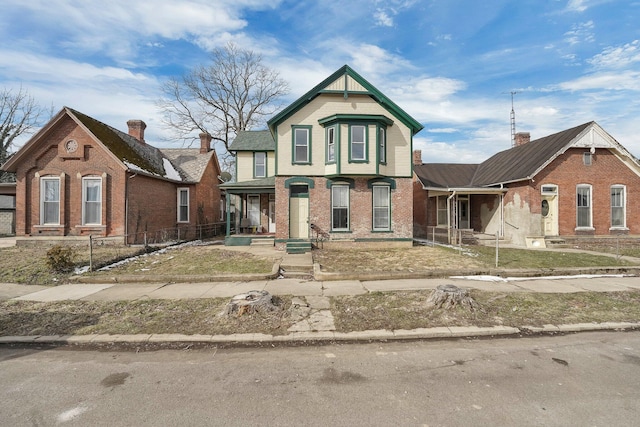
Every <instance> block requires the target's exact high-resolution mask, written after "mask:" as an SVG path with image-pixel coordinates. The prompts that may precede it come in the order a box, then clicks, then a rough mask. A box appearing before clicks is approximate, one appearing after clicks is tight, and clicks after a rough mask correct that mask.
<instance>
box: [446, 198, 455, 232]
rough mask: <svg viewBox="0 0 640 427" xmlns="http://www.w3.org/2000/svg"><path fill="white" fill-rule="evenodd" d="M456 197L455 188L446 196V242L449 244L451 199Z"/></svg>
mask: <svg viewBox="0 0 640 427" xmlns="http://www.w3.org/2000/svg"><path fill="white" fill-rule="evenodd" d="M454 197H456V190H453V193H451V195H450V196H449V197H447V243H448V244H451V199H453V198H454Z"/></svg>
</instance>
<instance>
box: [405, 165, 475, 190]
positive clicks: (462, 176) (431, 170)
mask: <svg viewBox="0 0 640 427" xmlns="http://www.w3.org/2000/svg"><path fill="white" fill-rule="evenodd" d="M477 168H478V165H472V164H455V163H424V164H422V165H415V166H414V167H413V170H414V172H415V173H416V175H417V176H418V178H419V179H420V182H422V185H424V186H425V187H435V188H460V187H466V186H468V185H469V183H470V182H471V179H472V178H473V175H474V174H475V172H476V169H477Z"/></svg>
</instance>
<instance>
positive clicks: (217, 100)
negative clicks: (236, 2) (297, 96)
mask: <svg viewBox="0 0 640 427" xmlns="http://www.w3.org/2000/svg"><path fill="white" fill-rule="evenodd" d="M162 90H163V92H164V94H165V98H164V99H162V100H161V101H159V103H158V106H159V107H160V109H161V110H162V112H163V115H164V117H163V122H164V123H165V124H166V125H167V126H168V127H169V129H171V130H172V131H173V137H174V139H176V140H180V141H182V142H183V143H191V142H193V141H194V140H195V139H196V138H197V137H198V134H199V133H200V132H206V133H209V134H210V135H211V136H212V139H213V141H214V142H215V143H218V144H219V145H222V147H224V150H225V152H223V153H219V155H221V157H226V156H228V150H229V144H230V142H231V141H232V140H233V138H234V137H235V136H236V135H237V133H238V132H239V131H242V130H249V129H252V128H253V127H256V126H260V125H264V123H265V122H266V120H267V118H268V117H269V116H270V115H272V114H273V113H274V112H275V111H276V110H277V109H278V108H280V105H279V104H278V99H279V98H280V97H281V96H283V95H285V94H287V93H288V90H289V89H288V84H287V83H286V82H285V81H284V80H282V79H281V78H280V77H279V74H278V73H277V72H276V71H274V70H272V69H270V68H268V67H267V66H265V65H264V64H263V63H262V56H261V55H260V54H256V53H255V52H253V51H250V50H244V49H240V48H238V47H237V46H236V45H234V44H231V43H230V44H228V45H226V46H225V47H224V48H220V49H216V50H214V51H213V53H212V55H211V63H210V64H209V65H201V66H198V67H196V68H195V69H194V70H192V71H191V72H189V73H187V74H186V75H184V76H182V77H180V78H172V79H170V80H169V81H167V82H166V83H165V84H164V85H163V87H162Z"/></svg>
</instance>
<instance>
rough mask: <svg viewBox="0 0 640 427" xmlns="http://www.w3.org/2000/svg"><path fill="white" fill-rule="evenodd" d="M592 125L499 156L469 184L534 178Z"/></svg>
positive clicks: (558, 134) (482, 164)
mask: <svg viewBox="0 0 640 427" xmlns="http://www.w3.org/2000/svg"><path fill="white" fill-rule="evenodd" d="M592 123H594V122H588V123H584V124H582V125H580V126H576V127H574V128H571V129H567V130H564V131H562V132H558V133H554V134H553V135H549V136H545V137H544V138H540V139H536V140H534V141H531V142H529V143H527V144H523V145H520V146H517V147H513V148H510V149H508V150H505V151H502V152H500V153H497V154H495V155H493V156H492V157H490V158H489V159H487V160H485V161H484V162H482V163H481V164H480V166H479V167H478V170H477V171H476V174H475V176H474V177H473V180H472V181H471V182H470V184H471V185H473V186H478V187H480V186H487V185H497V184H502V183H507V182H514V181H520V180H523V179H527V178H531V177H532V176H533V175H534V174H535V173H536V172H537V171H538V170H539V169H540V168H541V167H542V166H543V165H544V164H545V163H546V162H547V161H549V159H552V158H553V157H554V156H555V155H556V154H557V153H558V152H559V151H560V150H562V149H563V148H564V147H565V146H566V145H567V144H569V143H570V142H571V141H572V140H573V139H574V138H575V137H576V136H578V135H579V134H580V133H581V132H582V131H583V130H585V129H586V128H587V127H588V126H589V125H591V124H592Z"/></svg>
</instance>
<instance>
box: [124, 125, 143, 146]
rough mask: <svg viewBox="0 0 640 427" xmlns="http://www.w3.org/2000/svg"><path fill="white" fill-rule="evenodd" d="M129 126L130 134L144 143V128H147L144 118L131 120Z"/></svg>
mask: <svg viewBox="0 0 640 427" xmlns="http://www.w3.org/2000/svg"><path fill="white" fill-rule="evenodd" d="M127 126H129V135H131V136H132V137H134V138H135V139H137V140H138V141H140V142H141V143H143V144H144V143H145V142H144V130H145V129H146V128H147V125H146V123H145V122H143V121H142V120H129V121H128V122H127Z"/></svg>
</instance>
